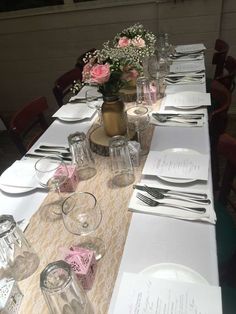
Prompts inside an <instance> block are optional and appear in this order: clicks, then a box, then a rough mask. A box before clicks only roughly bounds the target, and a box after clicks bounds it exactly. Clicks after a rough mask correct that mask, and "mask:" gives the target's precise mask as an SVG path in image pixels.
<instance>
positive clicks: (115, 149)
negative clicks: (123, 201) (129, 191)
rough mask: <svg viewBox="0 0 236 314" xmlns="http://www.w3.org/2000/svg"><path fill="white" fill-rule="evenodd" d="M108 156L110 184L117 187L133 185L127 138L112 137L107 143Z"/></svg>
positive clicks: (132, 171)
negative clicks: (110, 174)
mask: <svg viewBox="0 0 236 314" xmlns="http://www.w3.org/2000/svg"><path fill="white" fill-rule="evenodd" d="M109 155H110V161H111V170H112V175H113V177H112V183H113V184H114V185H116V186H119V187H123V186H127V185H130V184H131V183H133V182H134V179H135V177H134V170H133V165H132V162H131V157H130V152H129V148H128V141H127V138H126V137H124V136H121V135H117V136H113V137H112V138H111V140H110V141H109Z"/></svg>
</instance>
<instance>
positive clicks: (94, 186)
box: [20, 126, 153, 314]
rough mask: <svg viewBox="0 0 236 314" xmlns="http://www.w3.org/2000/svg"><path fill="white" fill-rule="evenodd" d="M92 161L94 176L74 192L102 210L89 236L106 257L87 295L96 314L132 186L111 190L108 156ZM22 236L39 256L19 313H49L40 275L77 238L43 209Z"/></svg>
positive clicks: (122, 233) (117, 257)
mask: <svg viewBox="0 0 236 314" xmlns="http://www.w3.org/2000/svg"><path fill="white" fill-rule="evenodd" d="M152 132H153V127H151V126H150V127H149V128H148V129H147V130H146V137H147V139H149V142H150V141H151V137H152ZM145 159H146V158H142V160H141V162H140V166H139V167H136V168H134V170H135V178H136V182H137V181H139V179H140V176H141V172H142V168H143V165H144V162H145ZM95 160H96V167H97V174H96V176H94V177H93V178H91V179H90V180H88V181H81V182H79V184H78V187H77V191H88V192H91V193H93V194H94V195H95V196H96V197H97V200H98V203H99V205H100V208H101V210H102V216H103V218H102V222H101V225H100V226H99V227H98V229H97V230H96V231H95V232H94V233H92V234H91V236H92V235H94V236H97V237H100V238H102V239H103V241H104V242H105V245H106V254H105V255H104V257H103V258H102V259H101V260H100V261H99V262H98V269H97V273H96V278H95V281H94V284H93V287H92V289H91V290H90V291H89V292H88V297H89V299H90V301H91V302H92V304H93V306H94V310H95V313H96V314H106V313H107V311H108V307H109V303H110V299H111V295H112V291H113V288H114V284H115V280H116V276H117V273H118V269H119V265H120V261H121V257H122V253H123V248H124V244H125V241H126V237H127V232H128V229H129V225H130V221H131V216H132V214H131V213H130V212H129V211H128V210H127V209H128V204H129V200H130V197H131V195H132V191H133V187H132V185H130V186H128V187H124V188H117V187H113V186H112V184H111V171H110V169H109V157H102V156H99V155H95ZM32 197H33V196H32ZM51 197H52V195H50V194H49V195H48V196H47V198H46V199H45V201H44V203H46V202H49V201H50V198H51ZM29 206H30V204H29ZM25 234H26V237H27V239H28V240H29V241H30V242H31V244H32V246H33V247H34V249H35V251H36V252H37V253H38V255H39V257H40V265H39V267H38V269H37V271H36V272H35V273H34V274H33V275H32V276H31V277H29V278H27V279H25V280H24V281H22V282H20V289H21V291H22V293H23V295H24V298H23V301H22V305H21V308H20V314H32V313H34V314H42V313H48V309H47V306H46V303H45V301H44V299H43V295H42V293H41V291H40V286H39V275H40V272H41V271H42V270H43V269H44V268H45V266H46V265H47V264H48V263H50V262H53V261H56V260H59V259H61V258H62V256H61V253H60V250H59V249H60V247H68V248H69V247H70V245H72V244H74V245H75V244H77V243H78V240H79V237H78V236H75V235H72V234H70V233H69V232H68V231H67V230H66V229H65V227H64V225H63V221H62V219H61V218H59V219H55V220H52V219H51V218H50V216H49V215H48V213H47V212H45V210H44V208H43V206H41V207H40V208H39V210H38V211H37V212H36V213H35V214H34V215H33V217H32V218H31V221H30V224H29V226H28V229H27V230H26V232H25Z"/></svg>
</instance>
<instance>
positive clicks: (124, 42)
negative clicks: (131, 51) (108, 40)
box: [118, 36, 131, 48]
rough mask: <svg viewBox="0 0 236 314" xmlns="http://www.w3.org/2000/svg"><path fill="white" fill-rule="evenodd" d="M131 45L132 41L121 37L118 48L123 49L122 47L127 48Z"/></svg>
mask: <svg viewBox="0 0 236 314" xmlns="http://www.w3.org/2000/svg"><path fill="white" fill-rule="evenodd" d="M130 43H131V40H130V39H129V38H127V37H125V36H124V37H121V38H120V39H119V41H118V47H120V48H122V47H127V46H129V45H130Z"/></svg>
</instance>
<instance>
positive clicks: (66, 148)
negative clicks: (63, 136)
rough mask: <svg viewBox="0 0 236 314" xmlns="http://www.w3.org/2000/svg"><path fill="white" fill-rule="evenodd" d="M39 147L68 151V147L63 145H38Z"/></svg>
mask: <svg viewBox="0 0 236 314" xmlns="http://www.w3.org/2000/svg"><path fill="white" fill-rule="evenodd" d="M39 148H42V149H61V150H66V151H67V152H70V149H69V148H68V147H65V146H56V145H40V146H39Z"/></svg>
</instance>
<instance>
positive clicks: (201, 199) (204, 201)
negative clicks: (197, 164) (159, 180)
mask: <svg viewBox="0 0 236 314" xmlns="http://www.w3.org/2000/svg"><path fill="white" fill-rule="evenodd" d="M133 187H134V188H135V189H137V190H140V191H143V192H146V193H147V194H148V195H149V196H150V197H149V196H147V195H144V194H142V193H140V192H138V193H137V194H136V197H137V198H138V199H139V200H141V201H142V202H143V203H145V204H146V205H148V206H150V207H156V206H165V207H172V208H177V209H182V210H187V211H192V212H195V213H205V212H206V208H205V207H204V205H209V204H211V201H210V199H208V196H207V194H204V193H190V192H180V191H175V190H168V189H161V188H154V187H149V186H147V185H134V186H133ZM165 199H167V202H166V201H165ZM168 199H169V200H179V201H184V202H186V203H187V204H188V203H190V204H192V205H190V206H186V205H178V204H173V203H169V202H168ZM158 200H161V201H160V202H159V201H158ZM194 204H195V205H194ZM196 205H200V206H196Z"/></svg>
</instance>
